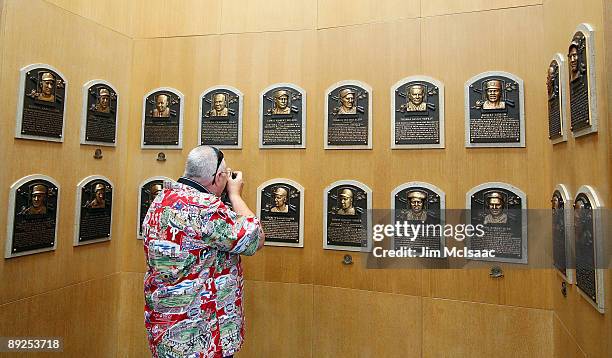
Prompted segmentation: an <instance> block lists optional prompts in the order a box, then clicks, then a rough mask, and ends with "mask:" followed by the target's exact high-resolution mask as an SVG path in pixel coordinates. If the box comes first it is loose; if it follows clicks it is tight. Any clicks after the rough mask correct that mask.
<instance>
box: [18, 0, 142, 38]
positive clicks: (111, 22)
mask: <svg viewBox="0 0 612 358" xmlns="http://www.w3.org/2000/svg"><path fill="white" fill-rule="evenodd" d="M45 1H47V2H49V3H52V4H54V5H56V6H59V7H61V8H63V9H65V10H67V11H70V12H72V13H74V14H77V15H79V16H82V17H85V18H87V19H90V20H92V21H95V22H97V23H98V24H100V25H103V26H106V27H108V28H110V29H113V30H115V31H117V32H120V33H122V34H124V35H127V36H130V37H132V36H133V34H134V31H133V18H134V14H135V12H134V10H135V9H136V7H135V5H136V1H124V0H106V1H80V0H45ZM28 2H29V1H28Z"/></svg>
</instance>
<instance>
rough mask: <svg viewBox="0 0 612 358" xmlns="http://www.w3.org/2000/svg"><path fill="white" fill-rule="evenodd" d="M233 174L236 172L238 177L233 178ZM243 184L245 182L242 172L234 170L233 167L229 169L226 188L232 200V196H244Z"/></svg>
mask: <svg viewBox="0 0 612 358" xmlns="http://www.w3.org/2000/svg"><path fill="white" fill-rule="evenodd" d="M232 174H236V178H232ZM243 186H244V182H243V180H242V172H241V171H236V172H232V171H231V169H228V174H227V184H226V185H225V189H226V190H227V195H228V196H229V198H230V200H231V199H232V196H238V197H242V187H243Z"/></svg>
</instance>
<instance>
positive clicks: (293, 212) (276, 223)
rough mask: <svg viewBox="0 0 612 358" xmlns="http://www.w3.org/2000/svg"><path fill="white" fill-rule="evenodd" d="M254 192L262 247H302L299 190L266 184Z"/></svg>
mask: <svg viewBox="0 0 612 358" xmlns="http://www.w3.org/2000/svg"><path fill="white" fill-rule="evenodd" d="M258 190H259V193H258V199H259V202H258V207H259V219H260V221H261V224H262V225H263V229H264V232H265V233H266V244H272V245H274V244H287V245H286V246H296V247H299V246H302V245H303V232H302V230H303V222H302V220H303V217H304V216H303V215H301V214H302V213H301V210H302V208H303V204H302V200H303V198H302V194H303V193H302V190H301V189H300V188H297V187H296V186H295V185H292V184H291V183H289V182H287V181H276V182H273V183H268V184H267V185H265V186H263V187H260V188H259V189H258ZM300 244H302V245H300ZM283 246H285V245H283Z"/></svg>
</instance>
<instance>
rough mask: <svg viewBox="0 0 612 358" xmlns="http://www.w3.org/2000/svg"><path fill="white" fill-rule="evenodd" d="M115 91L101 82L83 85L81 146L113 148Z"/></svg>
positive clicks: (115, 126)
mask: <svg viewBox="0 0 612 358" xmlns="http://www.w3.org/2000/svg"><path fill="white" fill-rule="evenodd" d="M117 105H118V103H117V91H115V90H114V89H113V87H112V86H111V85H110V84H108V83H105V82H103V81H93V82H89V83H87V84H86V85H85V113H84V119H85V124H84V126H85V133H84V138H81V143H83V144H96V145H110V146H114V145H115V142H116V140H117Z"/></svg>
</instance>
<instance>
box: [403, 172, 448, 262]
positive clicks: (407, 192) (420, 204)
mask: <svg viewBox="0 0 612 358" xmlns="http://www.w3.org/2000/svg"><path fill="white" fill-rule="evenodd" d="M423 184H424V183H423ZM423 184H421V183H409V184H408V185H406V186H404V187H402V188H401V189H400V190H399V191H396V192H395V194H394V195H393V200H394V202H393V205H394V206H393V207H394V217H395V221H394V223H402V224H403V223H404V222H407V223H408V225H411V224H414V225H418V224H423V225H430V224H432V225H442V226H444V193H442V192H441V191H439V190H435V189H434V187H433V186H431V185H423ZM424 232H425V230H423V233H421V234H419V235H418V236H417V238H416V239H414V240H410V238H413V237H414V233H413V229H412V226H408V227H407V229H406V232H405V233H403V236H401V237H398V236H396V237H394V239H393V242H394V245H393V246H394V250H398V249H401V248H412V249H419V250H418V251H419V252H420V251H421V250H420V249H421V248H428V249H430V250H444V236H443V235H442V231H441V230H438V231H437V232H436V231H435V230H432V231H431V232H429V233H427V234H425V233H424Z"/></svg>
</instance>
